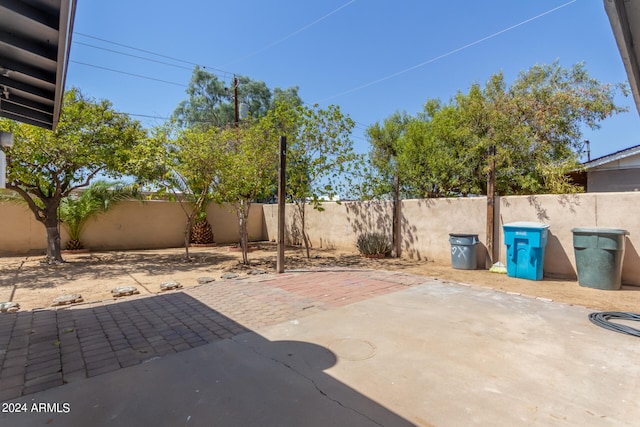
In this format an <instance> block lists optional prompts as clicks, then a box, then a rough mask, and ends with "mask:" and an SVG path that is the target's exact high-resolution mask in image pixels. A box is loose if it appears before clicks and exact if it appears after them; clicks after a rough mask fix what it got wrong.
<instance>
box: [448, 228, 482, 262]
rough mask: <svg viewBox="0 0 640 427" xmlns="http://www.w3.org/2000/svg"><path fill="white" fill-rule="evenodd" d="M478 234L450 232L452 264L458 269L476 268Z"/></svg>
mask: <svg viewBox="0 0 640 427" xmlns="http://www.w3.org/2000/svg"><path fill="white" fill-rule="evenodd" d="M478 242H479V240H478V235H477V234H456V233H451V234H449V243H451V266H452V267H453V268H455V269H457V270H475V269H476V268H477V266H478V254H477V246H478Z"/></svg>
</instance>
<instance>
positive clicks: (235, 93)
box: [233, 76, 240, 127]
mask: <svg viewBox="0 0 640 427" xmlns="http://www.w3.org/2000/svg"><path fill="white" fill-rule="evenodd" d="M233 112H234V117H235V125H236V127H237V126H238V124H239V123H240V109H239V108H238V78H237V77H236V76H233Z"/></svg>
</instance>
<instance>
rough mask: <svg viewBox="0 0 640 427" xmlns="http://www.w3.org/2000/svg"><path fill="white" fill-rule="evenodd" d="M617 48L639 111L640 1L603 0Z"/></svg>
mask: <svg viewBox="0 0 640 427" xmlns="http://www.w3.org/2000/svg"><path fill="white" fill-rule="evenodd" d="M604 8H605V10H606V11H607V15H608V16H609V22H611V28H612V29H613V34H614V36H615V37H616V43H617V44H618V50H619V51H620V55H621V56H622V62H624V67H625V69H626V71H627V77H628V78H629V84H630V85H631V92H632V93H633V99H634V100H635V102H636V109H637V110H638V112H639V113H640V63H639V62H638V60H639V59H640V44H638V43H634V40H636V41H637V40H640V2H637V1H628V0H604Z"/></svg>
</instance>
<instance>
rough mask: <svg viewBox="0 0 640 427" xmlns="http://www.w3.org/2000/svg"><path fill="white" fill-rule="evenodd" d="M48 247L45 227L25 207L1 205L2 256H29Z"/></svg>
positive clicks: (0, 250) (0, 244) (0, 245)
mask: <svg viewBox="0 0 640 427" xmlns="http://www.w3.org/2000/svg"><path fill="white" fill-rule="evenodd" d="M46 247H47V236H46V232H45V229H44V226H43V225H42V224H41V223H39V222H37V221H36V220H35V218H34V217H33V214H32V213H31V211H30V210H29V208H27V207H26V206H23V205H18V204H14V203H0V255H13V254H27V253H30V252H32V251H34V250H37V249H44V248H46Z"/></svg>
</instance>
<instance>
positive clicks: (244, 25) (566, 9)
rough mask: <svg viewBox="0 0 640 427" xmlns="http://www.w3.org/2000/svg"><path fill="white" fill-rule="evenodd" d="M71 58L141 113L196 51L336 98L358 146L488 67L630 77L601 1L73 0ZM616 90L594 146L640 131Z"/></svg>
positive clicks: (160, 108) (203, 58)
mask: <svg viewBox="0 0 640 427" xmlns="http://www.w3.org/2000/svg"><path fill="white" fill-rule="evenodd" d="M553 9H556V10H555V11H552V10H553ZM549 11H552V12H549ZM547 12H549V13H547ZM540 15H542V16H540ZM99 39H102V40H99ZM109 42H111V43H109ZM113 43H118V44H120V45H116V44H113ZM123 45H124V46H130V47H135V48H137V49H141V50H145V51H149V52H153V53H157V54H161V55H165V56H166V57H160V56H154V55H151V54H149V53H145V52H142V51H140V50H132V49H129V48H127V47H124V46H123ZM99 48H101V49H99ZM105 49H108V50H105ZM109 50H114V51H118V52H123V53H127V54H129V55H134V56H143V57H147V58H151V59H154V60H156V61H160V62H150V61H145V60H142V59H139V58H135V57H134V56H124V55H121V54H118V53H115V52H111V51H109ZM169 58H173V59H169ZM70 59H71V62H70V64H69V72H68V76H67V87H71V86H76V87H78V88H80V89H81V90H82V91H83V92H84V93H85V94H86V95H89V96H91V97H95V98H98V99H108V100H110V101H111V102H112V103H113V105H114V108H115V109H117V110H118V111H121V112H125V113H130V114H135V115H141V116H135V117H136V118H138V119H139V120H141V121H142V123H143V124H144V125H145V126H153V125H154V124H159V123H161V122H162V120H161V119H158V118H152V117H169V116H170V115H171V113H172V112H173V110H174V108H175V107H176V105H177V104H178V103H179V102H180V101H181V100H183V99H185V98H186V94H185V88H186V85H187V84H188V82H189V79H190V77H191V71H192V69H193V65H194V64H199V65H202V66H206V67H207V68H208V69H209V71H212V72H215V73H216V74H218V75H219V76H220V77H221V78H224V79H226V80H227V81H229V79H231V78H232V77H233V74H234V73H235V74H239V75H246V76H249V77H250V78H252V79H254V80H262V81H264V82H265V83H266V84H267V86H268V87H270V88H274V87H281V88H287V87H290V86H299V87H300V92H299V93H300V95H301V97H302V99H303V100H304V101H305V102H307V103H316V102H319V103H320V105H322V106H326V105H328V104H330V103H333V104H337V105H339V106H340V107H341V109H342V111H343V112H344V113H347V114H349V115H350V116H351V118H353V119H354V120H355V121H356V122H357V126H356V129H355V131H354V133H353V135H352V137H353V140H354V142H355V145H356V149H357V150H358V151H359V152H366V151H368V143H367V142H366V139H365V138H364V129H366V127H367V126H369V125H371V124H372V123H374V122H376V121H381V120H383V119H384V118H385V117H387V116H389V115H390V114H392V113H393V112H395V111H406V112H408V113H410V114H414V113H416V112H418V111H420V110H421V109H422V106H423V104H424V102H425V101H426V100H427V99H428V98H440V99H442V100H448V99H449V98H450V97H451V96H453V95H454V94H455V93H456V91H458V90H461V91H465V92H466V91H467V90H468V89H469V86H470V85H471V84H472V83H474V82H478V83H484V82H485V81H486V80H487V79H488V78H489V76H491V75H492V74H494V73H496V72H498V71H503V72H504V74H505V77H506V80H507V82H508V83H510V82H512V81H513V80H514V79H515V77H516V76H517V75H518V73H519V72H520V71H522V70H526V69H528V68H529V67H531V66H532V65H534V64H548V63H551V62H553V61H554V60H558V61H559V62H560V64H561V65H563V66H565V67H569V66H571V65H573V64H575V63H578V62H584V63H585V64H586V67H587V69H588V71H589V73H590V74H591V75H592V76H593V77H595V78H597V79H599V80H600V81H602V82H610V83H617V82H626V81H627V76H626V73H625V70H624V66H623V63H622V60H621V58H620V53H619V51H618V49H617V46H616V43H615V39H614V36H613V33H612V31H611V26H610V24H609V21H608V18H607V15H606V12H605V10H604V5H603V2H602V0H575V1H573V2H571V1H570V0H535V1H523V0H516V1H514V0H486V1H477V0H457V1H454V0H452V1H434V0H395V1H390V0H350V1H349V0H323V1H299V0H295V1H294V0H244V1H242V2H237V1H226V2H222V1H211V0H185V1H182V2H175V1H171V2H170V1H166V0H156V1H154V2H148V1H141V0H126V1H125V0H110V1H92V0H80V1H79V2H78V8H77V15H76V20H75V27H74V36H73V44H72V49H71V58H70ZM175 59H179V60H181V61H184V62H180V61H176V60H175ZM164 63H170V64H173V65H174V66H171V65H166V64H164ZM86 64H89V65H86ZM96 67H103V68H96ZM104 68H108V69H111V70H117V71H119V72H114V71H109V70H106V69H104ZM123 72H124V73H131V74H136V75H140V76H145V77H148V78H153V79H158V80H162V81H156V80H149V79H144V78H140V77H135V76H132V75H128V74H124V73H123ZM618 102H619V103H620V104H622V105H626V106H628V107H629V110H630V111H629V112H628V113H624V114H621V115H618V116H616V117H613V118H610V119H608V120H606V121H605V122H603V123H602V127H601V129H600V130H598V131H595V132H592V131H586V132H585V139H589V140H590V141H591V155H592V158H595V157H599V156H602V155H606V154H608V153H611V152H614V151H617V150H620V149H624V148H626V147H629V146H633V145H637V144H640V117H639V115H638V112H637V110H636V108H635V105H634V103H633V99H632V98H631V97H628V98H624V97H621V98H619V99H618ZM143 116H152V117H143Z"/></svg>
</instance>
